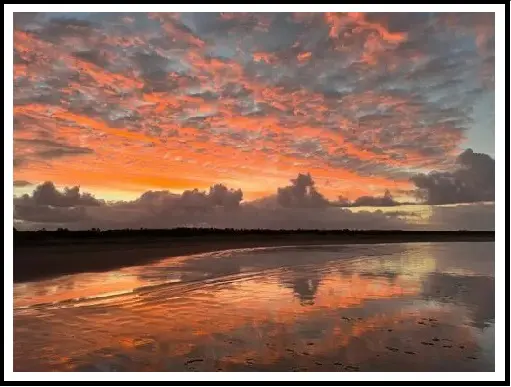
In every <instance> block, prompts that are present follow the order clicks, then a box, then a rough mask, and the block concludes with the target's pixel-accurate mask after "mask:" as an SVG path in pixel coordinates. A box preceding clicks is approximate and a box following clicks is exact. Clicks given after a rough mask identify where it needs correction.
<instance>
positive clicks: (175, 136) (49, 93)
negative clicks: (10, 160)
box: [14, 13, 495, 229]
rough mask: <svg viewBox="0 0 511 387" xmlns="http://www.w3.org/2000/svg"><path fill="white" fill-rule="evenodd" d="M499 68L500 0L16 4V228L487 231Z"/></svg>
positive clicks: (491, 212) (491, 218) (490, 218)
mask: <svg viewBox="0 0 511 387" xmlns="http://www.w3.org/2000/svg"><path fill="white" fill-rule="evenodd" d="M494 77H495V26H494V14H493V13H437V14H435V13H294V14H293V13H182V14H178V13H15V15H14V194H15V198H14V218H15V219H14V223H15V226H17V227H20V228H39V227H47V228H54V227H62V226H64V227H69V228H90V227H102V228H117V227H134V226H139V227H141V226H144V227H172V226H181V225H194V226H196V225H212V226H216V227H270V228H272V227H277V228H280V227H283V228H287V227H293V228H294V227H319V228H344V227H357V228H406V227H429V228H442V229H443V228H446V229H452V228H454V229H458V228H474V229H493V228H494V205H493V201H494V197H495V186H494V182H495V169H494V168H495V162H494V158H495V154H494V148H495V91H494V90H495V88H494V86H495V85H494V83H495V80H494ZM433 171H436V172H433ZM291 179H293V180H292V181H291ZM45 182H46V183H45ZM43 183H44V184H43ZM77 186H79V189H78V188H73V187H77ZM65 187H68V188H67V190H66V189H65ZM210 187H213V188H210ZM194 189H198V191H197V190H194ZM386 190H388V192H387V194H385V191H386ZM203 191H204V192H203ZM400 203H407V204H408V205H407V206H404V207H403V206H400V205H399V204H400ZM460 203H463V205H459V204H460ZM410 204H414V205H410ZM347 208H348V209H347ZM377 210H379V211H377Z"/></svg>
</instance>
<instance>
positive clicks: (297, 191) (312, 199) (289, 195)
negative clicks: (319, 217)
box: [277, 173, 329, 208]
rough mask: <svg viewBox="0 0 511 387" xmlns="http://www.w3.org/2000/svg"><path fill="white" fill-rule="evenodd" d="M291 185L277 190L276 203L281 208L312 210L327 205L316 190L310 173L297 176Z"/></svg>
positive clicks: (326, 201)
mask: <svg viewBox="0 0 511 387" xmlns="http://www.w3.org/2000/svg"><path fill="white" fill-rule="evenodd" d="M291 183H292V184H291V185H290V186H287V187H282V188H278V190H277V202H278V203H279V204H280V205H281V206H282V207H293V208H294V207H298V208H301V207H305V208H307V207H312V208H314V207H326V206H328V205H329V202H328V200H326V199H325V197H324V196H323V195H322V194H320V193H319V192H318V191H317V190H316V187H315V186H314V180H313V179H312V176H311V175H310V173H308V174H306V175H305V174H301V173H300V174H298V176H297V178H296V179H291Z"/></svg>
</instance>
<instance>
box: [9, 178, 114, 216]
mask: <svg viewBox="0 0 511 387" xmlns="http://www.w3.org/2000/svg"><path fill="white" fill-rule="evenodd" d="M13 201H14V219H15V220H17V221H23V222H35V223H43V224H45V223H48V224H49V225H52V224H59V225H60V224H63V223H75V224H80V222H84V221H86V220H87V219H88V213H87V209H88V208H89V207H97V206H101V205H103V204H104V202H103V201H100V200H97V199H96V198H94V197H93V196H92V195H90V194H88V193H80V188H79V187H71V188H68V187H66V188H65V189H64V190H63V191H62V192H60V191H58V190H57V189H56V188H55V185H54V184H53V183H52V182H45V183H43V184H41V185H38V186H37V187H36V189H35V190H34V191H33V192H32V194H31V195H28V194H25V195H23V196H21V197H14V200H13Z"/></svg>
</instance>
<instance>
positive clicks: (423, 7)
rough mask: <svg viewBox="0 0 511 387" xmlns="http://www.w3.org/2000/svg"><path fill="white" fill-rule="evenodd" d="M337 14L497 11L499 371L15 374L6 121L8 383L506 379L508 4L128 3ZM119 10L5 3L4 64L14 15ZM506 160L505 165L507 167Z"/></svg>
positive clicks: (9, 69)
mask: <svg viewBox="0 0 511 387" xmlns="http://www.w3.org/2000/svg"><path fill="white" fill-rule="evenodd" d="M197 9H200V10H201V12H218V11H222V12H247V11H249V12H331V11H343V12H346V11H357V12H358V11H361V12H364V11H366V12H418V11H419V10H420V12H433V11H436V12H495V55H496V60H495V100H496V103H495V130H496V133H497V134H496V137H495V141H496V145H495V156H496V157H495V158H496V160H498V161H499V162H497V167H498V168H499V169H500V171H499V172H497V176H499V178H498V179H496V181H495V186H496V198H495V200H496V211H495V215H496V219H495V223H496V243H495V258H496V259H495V273H496V275H495V286H496V289H495V302H496V306H497V307H496V308H495V320H496V324H495V330H496V332H495V335H496V342H495V359H496V361H495V372H494V373H455V372H445V373H435V372H431V373H427V372H418V373H412V374H410V373H398V372H388V373H387V372H386V373H342V374H339V373H334V372H321V373H316V372H309V373H296V372H289V373H287V372H275V373H273V372H269V373H250V376H247V375H246V374H245V373H209V372H204V373H193V377H192V374H190V373H160V372H154V373H117V374H113V373H99V374H98V373H79V374H78V373H42V372H33V373H14V372H12V369H13V358H12V356H13V341H12V340H13V309H12V308H13V281H12V260H11V259H9V258H10V257H12V251H13V248H12V219H13V217H12V215H13V204H12V197H13V188H12V177H13V170H12V160H13V158H12V157H13V149H12V136H13V133H12V130H13V118H12V117H13V116H12V115H10V114H5V115H4V140H5V141H4V173H5V175H4V179H5V181H4V210H5V215H4V237H5V245H4V380H13V381H23V380H27V381H40V380H46V381H68V380H70V379H74V380H84V381H127V382H128V381H130V382H131V381H165V380H169V379H170V380H173V381H189V380H191V379H193V380H196V381H205V382H208V381H222V380H230V381H245V380H247V379H250V380H252V381H298V380H303V381H311V382H314V381H335V380H339V379H342V380H343V382H349V381H363V380H367V381H375V382H376V383H377V382H378V381H410V383H411V384H413V381H414V380H422V381H425V380H428V381H431V382H435V381H503V380H504V379H505V364H504V359H505V357H504V355H505V347H504V343H506V342H507V341H506V335H505V325H506V323H507V322H506V321H505V310H504V307H503V306H504V305H506V303H505V287H504V286H505V279H506V278H505V273H506V271H505V269H506V267H505V259H506V256H505V240H506V235H505V213H506V205H505V181H504V179H502V178H501V177H503V176H507V173H506V170H505V169H506V166H505V163H504V162H503V161H504V159H505V143H506V142H505V136H506V133H505V116H504V115H505V109H506V106H505V105H504V101H505V84H506V73H505V62H504V58H505V57H504V55H505V36H506V31H505V5H504V4H476V5H473V4H464V5H463V6H460V5H459V4H450V5H449V4H412V5H405V4H365V5H353V4H346V5H339V4H319V5H313V6H312V5H304V4H285V5H275V4H272V5H262V4H258V5H254V4H225V5H218V4H217V5H211V4H200V5H198V4H193V5H155V4H148V5H142V4H124V5H123V6H122V11H123V12H151V11H159V12H194V11H196V10H197ZM27 10H28V11H31V12H90V11H91V10H94V11H96V12H118V11H119V5H117V4H109V5H91V4H62V5H55V4H53V5H47V4H46V5H45V4H15V5H13V4H9V5H4V11H5V12H4V58H12V55H13V54H12V53H13V12H26V11H27ZM4 81H5V82H4V112H6V113H8V112H9V111H12V109H13V99H12V96H13V61H12V59H11V60H10V61H9V60H6V61H5V68H4ZM500 160H502V161H500Z"/></svg>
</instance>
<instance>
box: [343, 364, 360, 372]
mask: <svg viewBox="0 0 511 387" xmlns="http://www.w3.org/2000/svg"><path fill="white" fill-rule="evenodd" d="M344 369H345V370H347V371H358V370H359V369H360V368H358V366H352V365H347V366H346V367H344Z"/></svg>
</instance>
